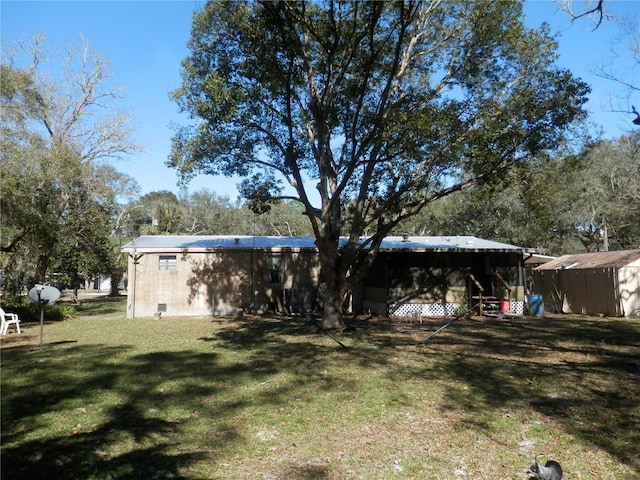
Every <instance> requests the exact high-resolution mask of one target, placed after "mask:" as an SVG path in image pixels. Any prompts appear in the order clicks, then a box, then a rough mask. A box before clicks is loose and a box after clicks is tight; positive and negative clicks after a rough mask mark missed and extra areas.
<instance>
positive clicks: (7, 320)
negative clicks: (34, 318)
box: [0, 308, 22, 335]
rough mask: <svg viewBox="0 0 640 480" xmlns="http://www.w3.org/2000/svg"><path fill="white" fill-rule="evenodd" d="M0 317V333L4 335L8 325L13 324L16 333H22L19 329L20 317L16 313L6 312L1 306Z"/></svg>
mask: <svg viewBox="0 0 640 480" xmlns="http://www.w3.org/2000/svg"><path fill="white" fill-rule="evenodd" d="M0 319H1V320H2V326H0V335H6V334H7V332H8V331H9V325H15V326H16V330H17V331H18V333H22V332H21V331H20V319H19V318H18V315H17V314H15V313H6V312H5V311H4V310H3V309H2V308H0Z"/></svg>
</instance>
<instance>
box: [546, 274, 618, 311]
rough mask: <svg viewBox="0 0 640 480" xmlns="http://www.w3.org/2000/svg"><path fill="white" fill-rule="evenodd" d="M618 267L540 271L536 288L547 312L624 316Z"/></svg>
mask: <svg viewBox="0 0 640 480" xmlns="http://www.w3.org/2000/svg"><path fill="white" fill-rule="evenodd" d="M617 285H618V269H617V268H613V267H611V268H587V269H561V270H540V271H536V272H534V290H535V292H536V293H538V294H541V295H542V296H543V300H544V307H545V310H546V311H550V312H554V313H575V314H582V315H607V316H623V315H624V309H623V307H622V304H621V302H620V296H619V294H618V287H617Z"/></svg>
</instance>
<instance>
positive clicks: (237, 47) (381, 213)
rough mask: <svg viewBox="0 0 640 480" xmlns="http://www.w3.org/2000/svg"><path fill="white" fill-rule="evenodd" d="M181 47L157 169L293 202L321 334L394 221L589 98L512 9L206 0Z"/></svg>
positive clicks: (501, 158) (470, 179) (497, 162)
mask: <svg viewBox="0 0 640 480" xmlns="http://www.w3.org/2000/svg"><path fill="white" fill-rule="evenodd" d="M189 47H190V50H191V53H190V55H189V56H188V57H187V58H186V59H185V60H184V62H183V68H182V78H183V83H182V85H181V87H180V88H178V89H177V90H176V91H175V92H174V96H175V98H176V100H177V102H178V104H179V105H180V106H181V108H182V109H183V110H184V111H186V112H188V113H190V114H191V116H192V118H193V119H194V124H192V125H188V126H184V127H182V128H180V129H178V130H177V131H176V134H175V137H174V139H173V150H172V155H171V158H170V160H169V164H170V165H173V166H175V167H176V168H177V169H178V170H179V172H180V173H181V174H182V175H183V176H184V177H185V178H186V179H188V178H189V177H190V176H192V175H194V174H198V173H205V174H225V175H240V176H242V177H244V178H245V181H244V182H243V184H242V190H243V193H244V194H245V196H246V197H247V198H248V199H249V201H250V203H251V204H252V205H254V206H255V207H256V208H260V207H262V206H263V203H264V202H265V201H268V200H269V199H272V198H278V197H280V198H283V197H288V198H294V199H295V200H297V201H299V202H300V203H301V204H302V205H303V207H304V214H305V215H306V216H307V217H308V218H309V221H310V222H311V225H312V228H313V232H314V235H315V238H316V243H317V246H318V249H319V255H320V264H321V268H322V274H323V279H324V282H326V294H325V296H324V300H323V302H324V316H323V325H324V326H325V327H330V328H341V327H343V326H344V322H343V315H342V314H343V306H344V298H345V295H346V294H347V292H348V291H349V289H350V288H352V287H353V286H354V285H356V284H357V283H358V282H360V281H361V279H362V278H363V277H364V276H365V275H366V274H367V268H368V267H369V265H370V264H371V262H372V261H373V259H374V257H375V255H376V254H377V252H378V249H379V246H380V242H381V241H382V239H383V238H384V237H385V236H386V235H388V234H389V233H390V232H392V230H393V229H394V227H396V225H398V223H399V222H401V221H402V220H405V219H407V218H409V217H411V216H412V215H415V214H416V213H418V212H420V210H421V209H422V208H423V207H424V206H425V205H427V204H429V203H430V202H433V201H434V200H437V199H439V198H441V197H444V196H446V195H448V194H450V193H452V192H455V191H459V190H461V189H464V188H466V187H468V186H471V185H473V184H475V183H478V182H486V181H490V180H491V178H492V177H494V176H496V175H499V174H501V172H503V171H504V170H505V169H509V168H510V167H512V166H513V165H516V164H518V163H519V162H526V161H527V160H528V159H529V158H530V157H531V156H532V155H533V154H536V153H538V152H540V151H543V150H547V149H553V148H554V146H555V145H557V143H558V142H559V139H560V138H561V136H562V135H563V132H564V130H565V128H567V127H568V126H569V125H570V124H571V123H572V122H573V121H574V120H575V119H576V118H577V117H580V116H581V115H582V114H583V110H582V106H583V103H584V102H585V95H586V94H587V93H588V87H587V86H586V85H585V84H584V83H582V82H581V81H579V80H577V79H575V78H574V77H573V76H572V75H571V73H570V72H568V71H565V70H561V69H559V68H557V67H556V66H555V65H554V60H555V54H554V51H555V48H556V44H555V42H554V41H553V39H551V38H550V37H549V36H548V30H547V29H546V28H545V27H542V28H540V29H538V30H532V29H528V28H526V27H525V26H523V23H522V5H521V3H520V2H515V1H509V2H476V1H451V2H449V1H439V0H432V1H424V2H422V1H406V2H355V1H347V2H340V1H316V2H305V1H296V2H262V1H238V2H233V3H228V2H209V3H207V4H206V5H205V6H204V7H203V9H202V10H201V11H198V12H196V13H195V15H194V22H193V28H192V34H191V39H190V42H189ZM285 185H288V186H289V188H288V189H287V190H283V189H282V187H283V186H285ZM283 192H284V193H283ZM290 192H293V193H290Z"/></svg>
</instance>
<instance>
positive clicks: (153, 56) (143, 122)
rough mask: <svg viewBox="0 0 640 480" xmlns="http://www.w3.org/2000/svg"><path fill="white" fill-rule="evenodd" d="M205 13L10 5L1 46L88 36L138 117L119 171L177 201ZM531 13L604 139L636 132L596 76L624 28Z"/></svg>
mask: <svg viewBox="0 0 640 480" xmlns="http://www.w3.org/2000/svg"><path fill="white" fill-rule="evenodd" d="M581 3H582V2H578V1H575V2H574V10H576V11H580V9H581V8H582V5H581ZM203 4H204V1H201V0H180V1H161V0H147V1H28V0H21V1H10V0H3V1H2V2H1V3H0V15H1V28H2V31H1V35H2V42H3V43H5V42H11V41H15V40H20V39H29V38H30V37H31V36H33V35H34V34H44V36H45V39H46V46H47V47H52V48H58V49H64V48H66V46H67V45H70V44H71V45H76V46H77V45H79V44H80V42H81V37H82V36H84V38H86V39H87V40H89V42H90V43H91V46H92V49H93V50H94V51H96V52H101V53H102V54H103V55H104V56H105V58H106V59H107V60H108V61H109V62H110V64H111V72H112V74H113V80H112V81H113V84H114V85H117V86H123V87H125V88H126V91H125V103H124V104H123V107H124V108H125V109H126V110H128V111H131V112H132V113H133V114H134V115H135V125H136V127H137V133H136V141H137V142H138V143H139V144H141V145H142V146H143V148H144V149H145V151H144V152H143V153H137V154H135V155H132V156H130V157H129V158H127V159H126V160H122V161H117V162H114V166H115V167H116V168H117V169H118V170H120V171H123V172H126V173H127V174H129V175H130V176H132V177H133V178H135V179H136V181H137V182H138V183H139V185H140V187H141V193H142V194H144V193H148V192H151V191H157V190H170V191H173V192H176V193H178V188H177V185H176V184H177V181H178V178H177V175H176V173H175V171H174V170H172V169H169V168H167V167H166V166H164V162H165V161H166V159H167V156H168V154H169V151H170V145H171V136H172V131H171V129H170V128H169V125H170V123H171V122H174V121H178V122H184V121H185V120H186V119H185V118H184V117H181V116H180V115H179V114H178V108H177V105H176V104H175V103H174V102H173V101H171V100H170V99H169V92H171V91H172V90H174V89H175V88H177V87H178V86H179V85H180V62H181V60H182V59H183V58H185V57H186V56H187V54H188V51H187V48H186V43H187V41H188V39H189V34H190V28H191V18H192V14H193V12H194V11H195V10H197V9H198V8H200V7H201V6H202V5H203ZM605 4H606V7H607V12H608V13H611V14H613V15H616V16H620V17H626V18H633V19H635V21H636V25H637V22H638V16H639V15H640V3H639V2H637V0H628V1H615V0H607V1H606V2H605ZM525 13H526V15H527V18H526V23H527V24H528V25H529V26H535V27H537V26H539V25H540V24H541V23H542V22H543V21H546V22H547V23H549V24H550V25H551V30H552V32H553V33H559V34H560V35H561V36H560V37H559V43H560V49H559V53H560V60H559V62H558V63H559V65H560V66H563V67H565V68H568V69H570V70H571V71H572V72H573V73H574V74H575V75H576V76H578V77H581V78H582V79H583V80H585V81H586V82H587V83H589V84H590V85H591V86H592V90H593V91H592V94H591V97H590V98H591V99H590V102H589V105H588V108H589V110H590V112H591V113H592V120H593V121H594V122H596V123H598V124H600V125H602V127H603V128H604V129H605V135H606V136H607V137H609V138H615V137H618V136H620V135H622V134H623V133H624V132H627V131H629V130H630V126H631V123H630V120H631V118H632V117H631V116H630V115H629V114H625V113H621V112H620V111H619V110H626V109H629V108H630V104H631V103H633V100H635V103H636V104H637V105H638V106H640V98H638V97H637V96H636V98H631V99H629V98H628V96H627V95H626V94H627V92H626V91H624V90H623V89H622V88H621V87H620V85H618V84H616V83H615V82H612V81H610V80H605V79H603V78H601V77H599V76H598V75H597V74H596V73H597V72H598V71H599V70H600V69H601V68H602V67H603V66H604V65H607V64H609V63H611V61H612V60H611V59H612V57H613V55H612V52H611V49H612V48H613V49H615V50H617V52H618V54H619V55H629V54H630V52H629V50H628V49H626V48H625V45H624V44H623V43H622V42H621V40H620V36H621V32H620V31H619V29H618V24H617V23H615V22H611V21H610V22H607V21H605V22H603V24H602V25H601V26H600V27H599V28H598V29H596V30H595V31H594V30H593V24H592V23H591V22H590V20H589V19H588V18H585V19H581V20H578V21H575V22H571V19H570V17H569V15H568V14H566V13H564V12H561V11H559V9H558V2H556V1H551V0H548V1H547V0H539V1H527V2H526V5H525ZM613 68H614V69H615V71H616V72H617V73H619V74H620V75H621V76H624V77H625V78H627V79H635V80H636V84H637V83H640V81H638V79H639V78H640V71H638V66H637V65H635V71H634V70H633V68H634V64H633V62H631V61H630V60H628V59H625V58H618V59H617V60H616V61H615V64H614V65H613ZM634 75H635V76H634ZM615 110H618V111H617V112H616V111H615ZM236 183H237V180H229V179H226V178H224V177H210V176H200V177H198V178H196V179H195V180H194V181H192V182H191V184H190V186H189V190H190V191H197V190H200V189H202V188H207V189H209V190H212V191H214V192H216V193H217V194H219V195H228V196H229V197H230V198H231V199H232V200H235V199H236V197H237V192H236V188H235V185H236Z"/></svg>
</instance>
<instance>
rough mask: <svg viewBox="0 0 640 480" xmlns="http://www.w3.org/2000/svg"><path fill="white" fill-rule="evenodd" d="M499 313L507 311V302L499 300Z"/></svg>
mask: <svg viewBox="0 0 640 480" xmlns="http://www.w3.org/2000/svg"><path fill="white" fill-rule="evenodd" d="M500 311H501V312H508V311H509V302H508V301H507V300H500Z"/></svg>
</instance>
